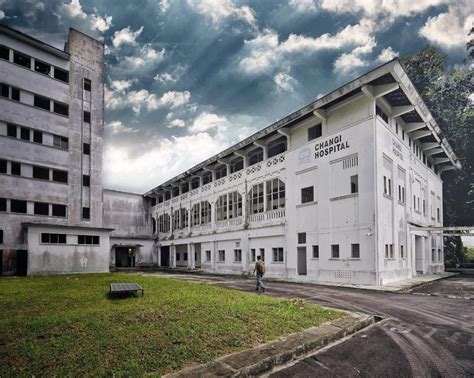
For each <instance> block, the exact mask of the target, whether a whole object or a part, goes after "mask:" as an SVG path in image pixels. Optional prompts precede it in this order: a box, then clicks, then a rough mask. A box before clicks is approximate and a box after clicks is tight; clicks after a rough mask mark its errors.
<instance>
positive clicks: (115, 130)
mask: <svg viewBox="0 0 474 378" xmlns="http://www.w3.org/2000/svg"><path fill="white" fill-rule="evenodd" d="M105 129H106V130H110V132H111V133H112V134H130V133H137V132H138V131H139V130H135V129H132V128H131V127H126V126H124V125H123V124H122V122H121V121H112V122H110V123H108V124H107V125H105Z"/></svg>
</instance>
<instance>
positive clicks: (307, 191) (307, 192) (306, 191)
mask: <svg viewBox="0 0 474 378" xmlns="http://www.w3.org/2000/svg"><path fill="white" fill-rule="evenodd" d="M313 201H314V188H313V187H312V186H308V187H307V188H302V189H301V203H307V202H313Z"/></svg>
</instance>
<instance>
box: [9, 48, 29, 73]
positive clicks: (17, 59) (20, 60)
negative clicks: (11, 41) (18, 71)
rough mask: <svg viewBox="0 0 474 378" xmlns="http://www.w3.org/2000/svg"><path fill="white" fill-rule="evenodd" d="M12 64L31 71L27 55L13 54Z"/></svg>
mask: <svg viewBox="0 0 474 378" xmlns="http://www.w3.org/2000/svg"><path fill="white" fill-rule="evenodd" d="M13 62H14V63H16V64H19V65H20V66H23V67H26V68H30V69H31V58H30V57H29V56H28V55H25V54H22V53H20V52H18V51H14V52H13Z"/></svg>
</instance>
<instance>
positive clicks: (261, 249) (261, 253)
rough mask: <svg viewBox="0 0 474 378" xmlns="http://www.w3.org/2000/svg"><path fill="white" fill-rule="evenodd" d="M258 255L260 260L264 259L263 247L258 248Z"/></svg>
mask: <svg viewBox="0 0 474 378" xmlns="http://www.w3.org/2000/svg"><path fill="white" fill-rule="evenodd" d="M258 253H259V256H260V257H261V258H262V261H265V248H260V249H259V250H258Z"/></svg>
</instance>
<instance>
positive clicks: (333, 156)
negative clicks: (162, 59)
mask: <svg viewBox="0 0 474 378" xmlns="http://www.w3.org/2000/svg"><path fill="white" fill-rule="evenodd" d="M103 62H104V56H103V45H102V44H101V43H100V42H98V41H95V40H93V39H92V38H90V37H87V36H85V35H83V34H81V33H79V32H77V31H75V30H71V31H70V35H69V41H68V44H67V45H66V49H65V51H60V50H56V49H54V48H53V47H51V46H48V45H46V44H44V43H42V42H40V41H37V40H36V39H33V38H31V37H29V36H26V35H24V34H22V33H19V32H17V31H15V30H13V29H10V28H7V27H0V82H1V85H2V96H1V97H0V109H1V112H0V114H1V115H0V236H1V238H0V251H2V252H1V258H0V261H2V264H1V265H0V273H1V272H3V273H4V274H13V273H15V272H17V273H19V272H20V271H21V272H22V273H23V274H28V275H31V274H52V273H56V274H58V273H75V272H93V271H94V272H102V271H109V267H127V266H160V267H169V268H170V269H173V268H176V269H178V268H181V269H199V270H202V271H205V272H213V273H226V274H237V275H241V274H248V273H249V272H251V271H252V269H253V265H254V261H255V258H256V256H258V255H260V256H262V257H263V259H264V260H265V264H266V271H267V273H266V275H267V276H269V277H274V278H281V279H285V280H295V281H308V282H315V283H317V282H324V283H354V284H367V285H384V284H387V283H389V282H393V281H397V280H404V279H408V278H411V277H413V276H416V275H420V274H431V273H438V272H442V271H443V270H444V265H443V240H442V236H439V235H433V233H432V232H430V227H441V226H442V224H443V211H442V209H443V206H442V205H443V181H442V173H443V172H444V171H446V170H449V169H455V168H459V167H460V164H459V162H458V160H457V158H456V156H455V154H454V152H453V151H452V149H451V147H450V145H449V143H448V141H447V140H446V139H445V137H444V136H443V133H442V132H441V130H440V128H439V127H438V125H437V124H436V120H435V119H433V117H432V116H431V114H430V112H429V110H428V109H427V107H426V105H425V104H424V103H423V101H422V99H421V97H420V96H419V94H418V93H417V91H416V89H415V88H414V86H413V84H412V83H411V81H410V79H409V78H408V76H407V74H406V73H405V71H404V70H403V68H402V66H401V65H400V63H399V62H398V60H393V61H391V62H388V63H386V64H384V65H382V66H380V67H378V68H376V69H374V70H372V71H370V72H368V73H366V74H365V75H363V76H361V77H359V78H356V79H355V80H353V81H351V82H350V83H348V84H346V85H344V86H342V87H340V88H338V89H337V90H335V91H333V92H331V93H329V94H327V95H326V96H324V97H321V98H319V99H318V100H315V101H314V102H312V103H310V104H308V105H307V106H305V107H303V108H301V109H299V110H297V111H295V112H294V113H292V114H289V115H288V116H286V117H285V118H283V119H281V120H279V121H277V122H275V123H273V124H271V125H269V126H268V127H266V128H264V129H262V130H261V131H259V132H257V133H256V134H254V135H252V136H250V137H249V138H247V139H245V140H243V141H241V142H239V143H237V144H236V145H234V146H232V147H230V148H228V149H226V150H224V151H222V152H221V153H219V154H217V155H216V156H213V157H211V158H210V159H208V160H206V161H204V162H202V163H200V164H198V165H196V166H194V167H190V168H189V169H188V170H187V171H186V172H183V173H181V174H179V175H178V176H176V177H174V178H172V179H171V180H168V181H167V182H165V183H162V184H161V185H159V186H157V187H155V188H153V189H152V190H150V191H148V192H147V193H145V194H143V195H136V194H131V193H123V192H118V191H113V190H107V189H103V188H102V134H103V106H104V105H103V91H104V71H103ZM42 65H46V66H48V67H49V70H48V69H47V68H45V67H44V66H42ZM56 72H59V73H60V75H59V76H60V77H59V78H58V77H56V76H55V74H56ZM61 72H65V73H66V75H67V78H68V80H66V81H65V80H62V79H61ZM64 77H65V76H64V74H63V76H62V78H63V79H64ZM315 84H316V83H315ZM45 99H47V104H46V100H45ZM46 108H47V109H46ZM14 129H15V130H16V131H15V132H14V131H13V130H14ZM40 133H41V135H42V136H41V138H40V137H39V135H40ZM86 145H88V146H86ZM18 167H19V168H18ZM35 167H36V168H35ZM18 169H19V170H18ZM85 176H87V177H85ZM41 204H46V205H41Z"/></svg>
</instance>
